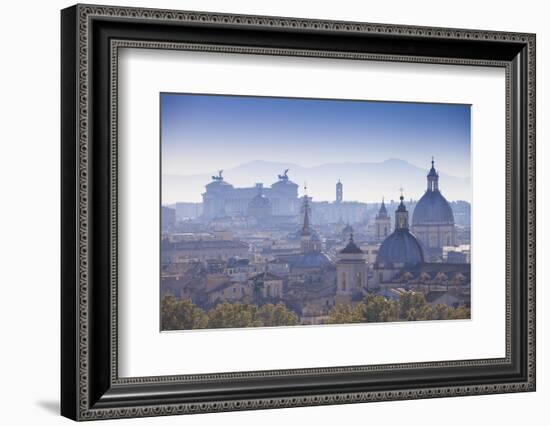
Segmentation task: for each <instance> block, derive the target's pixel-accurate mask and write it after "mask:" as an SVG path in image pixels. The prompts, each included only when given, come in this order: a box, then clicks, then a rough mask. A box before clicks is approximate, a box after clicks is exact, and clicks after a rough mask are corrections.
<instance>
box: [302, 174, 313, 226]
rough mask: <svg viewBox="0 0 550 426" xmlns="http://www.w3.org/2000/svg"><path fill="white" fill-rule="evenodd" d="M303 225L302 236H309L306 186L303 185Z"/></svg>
mask: <svg viewBox="0 0 550 426" xmlns="http://www.w3.org/2000/svg"><path fill="white" fill-rule="evenodd" d="M303 208H304V223H303V225H302V236H304V235H310V234H311V228H310V224H309V202H308V197H307V184H304V207H303Z"/></svg>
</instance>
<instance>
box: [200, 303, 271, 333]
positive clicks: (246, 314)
mask: <svg viewBox="0 0 550 426" xmlns="http://www.w3.org/2000/svg"><path fill="white" fill-rule="evenodd" d="M257 311H258V306H256V305H249V304H244V303H228V302H224V303H221V304H219V305H217V306H216V307H215V308H213V309H211V310H210V311H209V312H208V327H209V328H241V327H259V326H261V325H262V324H261V322H260V321H259V320H258V319H257Z"/></svg>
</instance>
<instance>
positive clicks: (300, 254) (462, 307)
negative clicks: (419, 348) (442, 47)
mask: <svg viewBox="0 0 550 426" xmlns="http://www.w3.org/2000/svg"><path fill="white" fill-rule="evenodd" d="M470 114H471V111H470V105H465V104H435V103H415V102H390V101H368V100H364V101H363V100H340V99H309V98H283V97H262V96H236V95H211V94H208V95H205V94H188V93H161V94H160V129H161V131H160V149H161V200H160V203H161V205H160V209H161V226H160V247H161V249H160V250H161V253H160V257H161V268H160V329H161V331H169V330H190V329H217V328H243V327H276V326H307V325H325V324H350V323H383V322H395V321H401V322H405V321H429V320H459V319H469V318H470V314H471V312H470V289H471V273H470V252H471V241H470V240H471V235H470V216H471V202H472V181H471V158H470V148H471V140H470V139H471V134H470V124H471V123H470V122H471V117H470Z"/></svg>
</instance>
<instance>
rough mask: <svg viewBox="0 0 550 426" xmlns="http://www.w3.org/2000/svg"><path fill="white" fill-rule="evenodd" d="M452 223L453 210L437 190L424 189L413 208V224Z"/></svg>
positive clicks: (453, 221)
mask: <svg viewBox="0 0 550 426" xmlns="http://www.w3.org/2000/svg"><path fill="white" fill-rule="evenodd" d="M454 223H455V219H454V215H453V210H452V209H451V206H450V205H449V203H448V202H447V200H446V199H445V197H444V196H443V195H442V194H441V192H440V191H439V190H435V191H426V192H425V193H424V195H423V196H422V198H420V200H419V201H418V203H417V204H416V207H415V208H414V211H413V216H412V224H413V225H426V224H428V225H429V224H448V225H453V224H454Z"/></svg>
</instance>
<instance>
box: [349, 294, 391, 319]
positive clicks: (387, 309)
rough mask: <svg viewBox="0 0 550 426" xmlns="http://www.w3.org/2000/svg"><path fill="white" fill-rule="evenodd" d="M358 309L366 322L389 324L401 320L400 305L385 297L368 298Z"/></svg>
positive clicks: (370, 296)
mask: <svg viewBox="0 0 550 426" xmlns="http://www.w3.org/2000/svg"><path fill="white" fill-rule="evenodd" d="M358 309H359V310H360V312H361V315H362V317H363V319H364V322H387V321H395V320H397V319H398V318H399V303H398V302H396V301H392V300H388V299H386V298H385V297H383V296H372V295H369V296H366V297H365V299H364V300H363V302H362V303H361V304H359V305H358Z"/></svg>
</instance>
